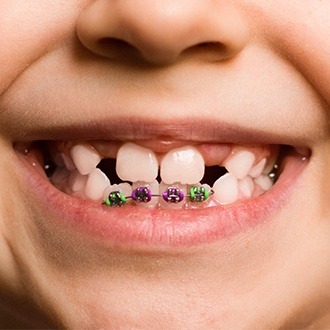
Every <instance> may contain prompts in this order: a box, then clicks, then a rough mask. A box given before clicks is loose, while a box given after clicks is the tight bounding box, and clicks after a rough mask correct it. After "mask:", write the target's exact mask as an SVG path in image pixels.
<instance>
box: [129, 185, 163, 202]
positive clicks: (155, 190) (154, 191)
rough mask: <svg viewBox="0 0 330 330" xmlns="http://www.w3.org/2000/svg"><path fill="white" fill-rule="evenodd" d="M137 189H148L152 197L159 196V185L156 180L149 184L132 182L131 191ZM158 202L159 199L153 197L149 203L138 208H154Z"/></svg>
mask: <svg viewBox="0 0 330 330" xmlns="http://www.w3.org/2000/svg"><path fill="white" fill-rule="evenodd" d="M139 187H148V188H149V189H150V190H151V192H152V194H153V195H159V183H158V181H157V180H154V181H153V182H151V183H148V182H141V181H139V182H134V183H133V185H132V190H134V189H136V188H139ZM158 200H159V198H158V197H156V196H153V197H152V199H151V201H150V202H148V203H140V204H139V205H140V206H144V207H154V206H156V205H157V204H158Z"/></svg>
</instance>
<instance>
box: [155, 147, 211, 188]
mask: <svg viewBox="0 0 330 330" xmlns="http://www.w3.org/2000/svg"><path fill="white" fill-rule="evenodd" d="M204 172H205V164H204V159H203V157H202V155H201V154H200V153H199V151H198V150H197V149H196V148H194V147H183V148H178V149H174V150H171V151H169V152H168V153H167V154H166V155H165V156H164V158H163V159H162V162H161V167H160V176H161V178H162V181H163V182H165V183H166V184H171V183H173V182H180V183H182V184H195V183H197V182H199V181H201V179H202V178H203V176H204Z"/></svg>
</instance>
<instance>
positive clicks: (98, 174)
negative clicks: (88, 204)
mask: <svg viewBox="0 0 330 330" xmlns="http://www.w3.org/2000/svg"><path fill="white" fill-rule="evenodd" d="M109 186H110V181H109V179H108V177H107V176H106V175H105V174H104V173H103V172H102V171H101V170H100V169H98V168H96V169H95V170H94V171H93V172H91V173H90V174H89V175H88V178H87V182H86V186H85V195H86V197H87V198H89V199H92V200H94V201H98V200H101V199H102V198H103V195H104V191H105V190H106V189H107V188H108V187H109Z"/></svg>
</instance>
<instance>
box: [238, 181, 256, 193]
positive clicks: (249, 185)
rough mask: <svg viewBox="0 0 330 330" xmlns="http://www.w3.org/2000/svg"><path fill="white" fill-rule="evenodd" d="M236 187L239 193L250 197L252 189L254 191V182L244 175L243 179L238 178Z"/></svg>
mask: <svg viewBox="0 0 330 330" xmlns="http://www.w3.org/2000/svg"><path fill="white" fill-rule="evenodd" d="M238 188H239V191H240V192H241V194H242V195H243V196H244V197H245V198H250V197H252V194H253V191H254V183H253V180H252V178H250V177H248V176H247V177H245V178H244V179H241V180H238Z"/></svg>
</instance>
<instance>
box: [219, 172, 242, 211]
mask: <svg viewBox="0 0 330 330" xmlns="http://www.w3.org/2000/svg"><path fill="white" fill-rule="evenodd" d="M213 191H214V197H215V198H216V199H217V201H218V202H219V203H220V204H222V205H227V204H231V203H234V202H236V201H237V199H238V196H239V190H238V179H237V177H236V176H235V175H234V174H231V173H227V174H225V175H223V176H222V177H220V178H219V179H218V180H217V181H216V182H214V185H213Z"/></svg>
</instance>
